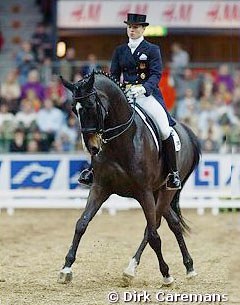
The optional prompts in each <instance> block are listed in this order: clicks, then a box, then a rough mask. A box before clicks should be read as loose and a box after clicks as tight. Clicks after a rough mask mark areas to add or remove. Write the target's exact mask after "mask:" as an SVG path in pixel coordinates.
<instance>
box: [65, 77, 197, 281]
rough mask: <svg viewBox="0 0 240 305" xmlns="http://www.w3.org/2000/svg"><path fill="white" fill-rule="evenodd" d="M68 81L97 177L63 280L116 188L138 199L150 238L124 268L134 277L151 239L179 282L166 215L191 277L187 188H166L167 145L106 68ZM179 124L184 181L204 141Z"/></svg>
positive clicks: (166, 275)
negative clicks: (167, 246) (163, 233)
mask: <svg viewBox="0 0 240 305" xmlns="http://www.w3.org/2000/svg"><path fill="white" fill-rule="evenodd" d="M62 82H63V84H64V86H65V87H66V88H68V89H69V90H70V91H71V92H72V93H73V104H72V109H73V111H74V113H75V114H76V115H77V117H78V118H79V123H80V125H81V132H82V135H83V139H84V143H85V145H86V147H87V149H88V151H89V153H90V154H91V156H92V165H93V170H94V181H93V185H92V186H91V189H90V192H89V197H88V200H87V204H86V207H85V210H84V212H83V214H82V216H81V217H80V218H79V219H78V221H77V223H76V228H75V233H74V237H73V241H72V245H71V247H70V249H69V251H68V253H67V256H66V258H65V264H64V266H63V268H62V270H61V271H60V276H59V282H61V283H67V282H69V281H71V279H72V270H71V266H72V264H73V263H74V261H75V258H76V252H77V249H78V246H79V242H80V240H81V238H82V236H83V234H84V233H85V231H86V229H87V226H88V224H89V222H90V221H91V220H92V219H93V217H94V216H95V214H96V213H97V211H98V210H99V208H100V207H101V206H102V204H103V203H104V202H105V201H106V200H107V199H108V198H109V196H110V195H111V194H117V195H120V196H123V197H131V198H134V199H136V200H137V201H138V202H139V204H140V205H141V207H142V209H143V212H144V215H145V218H146V222H147V225H146V228H145V233H144V238H143V240H142V242H141V244H140V246H139V248H138V250H137V252H136V254H135V255H134V257H133V258H132V260H131V261H130V264H129V266H128V267H127V268H126V270H125V271H124V275H125V276H127V277H129V278H131V277H133V276H134V275H135V270H136V267H137V265H138V264H139V262H140V257H141V254H142V252H143V250H144V248H145V247H146V245H147V243H149V245H150V246H151V248H152V249H153V250H154V251H155V253H156V255H157V258H158V261H159V268H160V271H161V273H162V276H163V283H164V284H165V285H169V284H171V283H172V282H173V277H172V276H170V273H169V267H168V265H167V264H166V262H165V260H164V258H163V256H162V250H161V239H160V236H159V234H158V232H157V229H158V228H159V226H160V223H161V218H162V216H163V217H164V218H165V219H166V220H167V223H168V226H169V228H170V229H171V230H172V232H173V233H174V235H175V236H176V239H177V242H178V244H179V247H180V250H181V253H182V256H183V263H184V265H185V267H186V271H187V277H193V276H195V275H196V272H195V271H194V268H193V260H192V258H191V256H190V254H189V252H188V250H187V247H186V244H185V241H184V238H183V232H184V230H185V229H188V227H187V225H186V223H185V222H184V219H183V217H182V215H181V211H180V208H179V195H180V192H181V190H177V191H176V190H172V191H169V190H166V186H165V182H166V177H167V164H166V162H165V157H164V155H165V153H166V152H165V151H164V150H163V148H162V147H160V153H159V152H158V151H157V148H156V145H155V143H154V141H153V137H152V135H151V133H150V131H149V129H148V128H147V126H146V125H145V124H144V122H143V120H142V119H141V118H140V116H139V115H138V114H137V113H136V111H135V109H134V107H131V105H130V104H129V102H128V100H127V98H126V95H125V92H124V90H123V89H122V88H121V85H120V84H118V83H117V82H115V81H114V80H113V79H112V78H111V76H109V75H107V74H104V73H102V72H96V73H94V72H93V73H92V74H91V75H90V76H89V75H88V76H87V77H85V78H84V79H83V80H81V81H78V82H77V83H74V84H72V83H70V82H68V81H66V80H64V79H63V78H62ZM174 128H175V130H176V131H177V133H178V135H179V137H180V140H181V144H182V148H181V150H180V151H179V152H178V153H177V160H178V167H179V172H180V176H181V181H182V185H184V183H185V182H186V180H187V179H188V177H189V176H190V174H191V173H192V171H193V170H194V168H195V167H196V165H197V164H198V162H199V158H200V147H199V143H198V141H197V138H196V136H195V135H194V134H193V132H192V131H191V130H190V129H189V128H187V127H186V126H184V125H182V124H179V123H176V125H175V127H174Z"/></svg>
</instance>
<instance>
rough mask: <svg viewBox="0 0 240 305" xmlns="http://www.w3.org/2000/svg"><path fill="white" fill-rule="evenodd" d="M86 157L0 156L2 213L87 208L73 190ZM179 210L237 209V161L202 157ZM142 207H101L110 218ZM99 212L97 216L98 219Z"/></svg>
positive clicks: (83, 195) (129, 203)
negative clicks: (23, 210) (25, 210)
mask: <svg viewBox="0 0 240 305" xmlns="http://www.w3.org/2000/svg"><path fill="white" fill-rule="evenodd" d="M88 162H89V160H88V157H87V156H81V157H79V156H78V155H51V154H50V155H7V156H5V155H1V156H0V209H7V212H8V213H9V214H13V213H14V210H15V209H19V208H76V209H82V208H84V207H85V205H86V201H87V197H88V193H89V189H87V188H80V187H79V186H78V184H77V178H78V175H79V172H80V171H81V170H82V169H83V168H85V167H86V166H88ZM180 206H181V207H182V208H189V209H196V210H197V212H198V213H199V214H203V213H204V211H205V209H211V210H212V213H213V214H215V215H216V214H218V212H219V209H221V208H222V209H228V208H233V209H239V208H240V157H239V156H237V155H215V154H209V155H203V156H202V160H201V162H200V164H199V166H198V168H197V169H196V170H195V172H194V173H193V174H192V176H191V177H190V178H189V181H188V182H187V184H186V186H185V187H184V189H183V191H182V196H181V199H180ZM139 207H140V205H139V203H138V202H137V201H136V200H133V199H131V198H122V197H119V196H117V195H112V196H111V197H110V198H109V199H108V200H107V201H106V202H105V203H104V205H103V206H102V209H101V211H102V210H103V209H107V210H108V211H109V213H110V214H112V215H114V214H115V213H116V212H117V211H118V210H126V209H135V208H139ZM101 211H100V213H101Z"/></svg>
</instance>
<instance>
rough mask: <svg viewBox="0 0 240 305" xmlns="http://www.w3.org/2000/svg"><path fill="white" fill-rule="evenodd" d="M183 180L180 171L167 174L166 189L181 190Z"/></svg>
mask: <svg viewBox="0 0 240 305" xmlns="http://www.w3.org/2000/svg"><path fill="white" fill-rule="evenodd" d="M181 188H182V186H181V180H180V177H179V173H178V172H172V173H169V174H168V176H167V182H166V189H167V190H180V189H181Z"/></svg>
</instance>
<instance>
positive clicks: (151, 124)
mask: <svg viewBox="0 0 240 305" xmlns="http://www.w3.org/2000/svg"><path fill="white" fill-rule="evenodd" d="M131 106H132V107H133V108H134V107H135V110H136V112H137V113H138V114H139V116H140V117H141V119H142V120H143V122H144V123H145V125H146V126H147V127H148V129H149V131H150V132H151V134H152V136H153V140H154V142H155V145H156V147H157V150H158V152H160V147H162V134H161V130H160V128H159V125H158V124H157V123H156V120H155V119H154V118H153V117H152V116H151V115H150V114H149V113H147V112H146V111H145V110H144V109H143V108H142V107H141V106H139V105H138V104H136V105H135V106H134V105H133V104H131ZM170 129H171V134H172V137H173V140H174V144H175V150H176V151H179V150H180V149H181V141H180V138H179V136H178V134H177V132H176V130H175V129H174V128H173V127H170Z"/></svg>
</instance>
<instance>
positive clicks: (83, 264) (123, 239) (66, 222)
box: [0, 210, 240, 305]
mask: <svg viewBox="0 0 240 305" xmlns="http://www.w3.org/2000/svg"><path fill="white" fill-rule="evenodd" d="M183 214H184V216H186V218H187V219H188V220H190V222H191V223H190V225H191V227H192V231H193V232H192V234H191V237H187V238H186V242H187V245H188V248H189V251H190V253H191V255H192V257H193V260H194V264H195V269H196V271H197V272H198V276H197V277H196V278H194V279H192V280H187V279H186V277H185V268H184V266H183V264H182V257H181V254H180V251H179V248H178V245H177V242H176V240H175V238H174V236H173V234H172V233H171V232H170V230H169V229H168V227H167V224H166V222H165V221H164V222H163V224H162V227H161V229H160V231H159V232H160V234H161V238H162V246H163V254H164V258H165V260H166V262H167V263H168V265H169V267H170V272H171V274H172V275H173V276H174V278H175V279H176V282H175V284H174V286H172V287H171V288H161V275H160V273H159V269H158V263H157V258H156V256H155V254H154V253H153V251H152V250H151V248H150V247H149V246H147V248H146V250H145V252H144V254H143V256H142V260H141V264H140V266H139V267H138V272H137V276H136V278H135V279H134V281H133V283H132V285H131V287H127V288H126V287H123V282H122V270H123V269H124V268H125V267H126V266H127V264H128V261H129V258H130V257H131V256H132V255H133V254H134V253H135V250H136V249H137V246H138V245H139V243H140V240H141V239H142V236H143V231H144V227H145V219H144V217H143V213H142V211H141V210H132V211H126V212H124V211H122V212H118V213H117V215H116V216H110V215H109V214H108V213H107V212H103V214H102V215H97V216H96V217H95V218H94V220H93V221H92V223H91V224H90V226H89V228H88V229H87V232H86V234H85V235H84V237H83V239H82V242H81V243H80V247H79V251H78V255H77V260H76V262H75V263H74V265H73V277H74V278H73V282H72V283H71V284H68V285H61V284H58V283H57V276H58V272H59V270H60V268H61V267H62V265H63V262H64V257H65V255H66V253H67V251H68V247H69V246H70V243H71V241H72V236H73V232H74V227H75V222H76V220H77V218H78V216H79V215H80V212H79V211H78V210H16V212H15V214H14V216H9V215H7V214H6V212H5V211H2V213H1V214H0V267H1V269H0V304H1V305H23V304H31V305H47V304H50V305H64V304H68V305H75V304H82V305H88V304H89V305H93V304H96V305H103V304H104V305H105V304H110V303H109V302H108V300H107V295H108V293H109V292H111V291H116V292H118V293H119V294H120V295H121V296H122V295H123V293H124V292H126V291H130V292H133V291H137V292H141V291H143V290H145V291H147V292H148V293H149V294H151V296H155V293H156V292H159V291H163V292H164V293H203V294H206V293H220V294H223V293H226V294H229V298H230V300H229V301H228V302H225V303H219V302H216V303H212V304H227V305H231V304H237V305H239V304H240V292H239V291H240V290H239V282H240V264H239V261H240V245H239V234H240V232H239V228H240V224H239V221H240V215H239V214H229V213H227V214H220V215H219V216H212V215H211V213H209V212H208V213H206V214H205V215H204V216H198V215H197V214H196V212H195V211H185V210H183ZM229 275H230V277H229ZM117 304H142V303H139V302H127V303H126V302H125V303H124V302H123V301H120V302H119V303H117ZM149 304H166V303H163V302H161V303H159V302H156V301H155V299H154V298H153V300H152V301H151V302H150V303H149ZM167 304H174V305H175V304H190V303H188V302H184V303H181V302H179V303H175V302H174V303H167ZM191 304H197V303H191ZM201 304H207V303H201ZM208 304H209V303H208Z"/></svg>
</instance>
